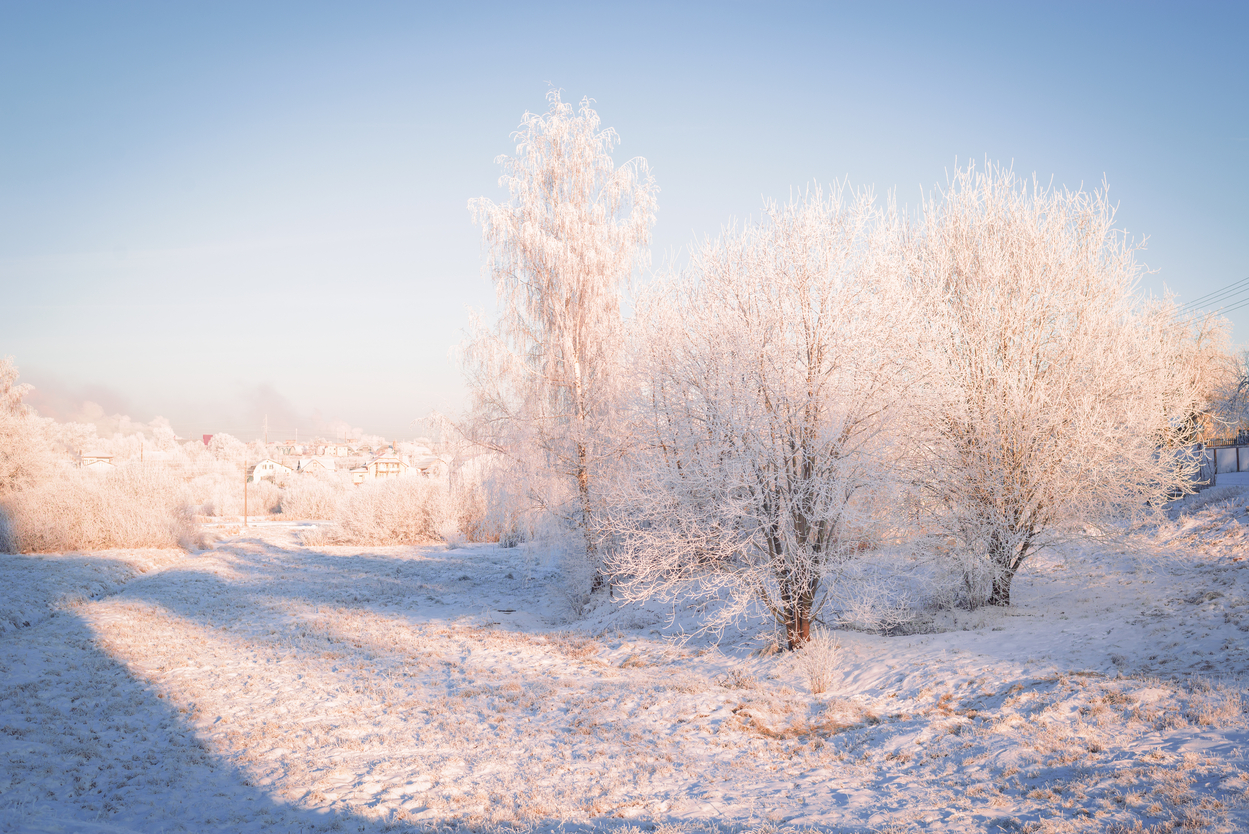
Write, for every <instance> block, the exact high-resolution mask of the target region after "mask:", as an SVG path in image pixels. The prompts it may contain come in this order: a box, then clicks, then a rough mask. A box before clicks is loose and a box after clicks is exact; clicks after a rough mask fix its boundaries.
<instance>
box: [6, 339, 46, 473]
mask: <svg viewBox="0 0 1249 834" xmlns="http://www.w3.org/2000/svg"><path fill="white" fill-rule="evenodd" d="M17 377H18V371H17V365H16V364H15V363H14V361H13V358H12V357H11V356H10V357H5V358H3V359H0V498H2V497H4V496H5V495H8V494H10V493H13V492H16V491H18V490H21V489H24V488H26V487H29V486H31V485H32V484H34V483H35V482H36V481H38V480H39V479H40V478H42V477H44V476H45V475H46V474H47V473H48V471H49V470H50V469H51V468H52V466H53V460H52V452H51V449H50V448H49V445H48V440H47V437H46V432H45V426H44V421H42V420H40V419H39V418H38V417H37V416H36V415H35V414H34V413H33V412H32V411H31V410H30V407H29V406H27V405H26V404H25V403H24V402H22V399H23V397H25V396H26V394H27V393H28V392H29V391H30V390H31V386H29V385H25V384H19V383H18V381H17Z"/></svg>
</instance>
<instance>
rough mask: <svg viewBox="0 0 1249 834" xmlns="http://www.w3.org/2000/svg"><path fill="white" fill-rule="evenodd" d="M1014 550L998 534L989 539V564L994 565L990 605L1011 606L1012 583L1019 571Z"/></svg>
mask: <svg viewBox="0 0 1249 834" xmlns="http://www.w3.org/2000/svg"><path fill="white" fill-rule="evenodd" d="M1020 561H1022V560H1018V559H1016V558H1015V553H1014V552H1013V548H1012V547H1011V546H1010V545H1009V544H1007V543H1006V542H1004V541H1003V540H1002V537H1001V536H1000V535H999V534H998V533H994V534H993V535H992V536H991V537H990V538H989V562H990V563H991V564H992V565H993V567H994V568H995V570H994V571H993V591H992V592H991V593H990V594H989V605H1010V583H1011V580H1013V579H1014V578H1015V571H1016V570H1018V569H1019V562H1020Z"/></svg>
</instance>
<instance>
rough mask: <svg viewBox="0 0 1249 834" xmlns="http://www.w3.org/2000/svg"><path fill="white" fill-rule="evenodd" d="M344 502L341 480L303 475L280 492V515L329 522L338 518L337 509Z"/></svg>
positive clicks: (344, 494)
mask: <svg viewBox="0 0 1249 834" xmlns="http://www.w3.org/2000/svg"><path fill="white" fill-rule="evenodd" d="M346 500H347V488H346V484H344V483H343V482H342V481H341V480H339V479H337V478H333V479H331V478H319V477H316V476H313V475H303V476H299V477H296V478H295V479H294V481H293V482H292V483H291V484H290V485H289V486H287V487H286V489H284V490H282V502H281V509H282V515H284V516H289V517H291V518H300V519H307V518H315V519H324V520H330V519H334V518H337V517H338V507H339V505H340V504H342V503H343V502H344V501H346Z"/></svg>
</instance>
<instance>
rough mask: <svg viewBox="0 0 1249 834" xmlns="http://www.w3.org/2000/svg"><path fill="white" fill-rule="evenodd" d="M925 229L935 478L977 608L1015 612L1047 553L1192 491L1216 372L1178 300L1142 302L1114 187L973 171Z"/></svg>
mask: <svg viewBox="0 0 1249 834" xmlns="http://www.w3.org/2000/svg"><path fill="white" fill-rule="evenodd" d="M923 237H924V239H923V245H922V250H921V251H922V256H921V260H920V266H919V269H920V272H921V274H922V278H923V280H924V281H925V282H926V283H928V284H929V285H930V286H931V287H932V288H933V290H934V291H936V292H937V293H938V294H939V295H940V297H941V298H942V302H941V304H940V305H938V306H937V307H935V308H934V313H933V319H932V323H933V326H934V328H935V329H936V337H935V338H934V339H933V340H932V341H933V344H934V345H936V346H937V347H938V354H937V361H938V362H939V363H940V365H941V373H942V375H943V378H944V384H943V385H942V386H939V389H940V390H942V391H943V392H944V393H945V397H944V399H943V401H942V402H940V404H939V406H938V407H937V408H936V409H934V410H932V411H931V412H930V418H929V420H928V421H927V423H926V426H925V428H926V429H927V431H928V432H929V437H930V438H931V442H930V443H929V444H928V445H927V446H926V449H927V460H926V463H925V465H924V466H923V467H922V470H921V471H922V472H924V473H927V474H926V477H925V478H923V479H922V482H923V483H924V485H925V487H926V489H927V491H928V494H929V496H930V497H931V498H933V499H935V500H934V506H935V507H936V508H937V521H938V523H939V524H940V525H941V526H943V527H944V529H945V530H946V531H947V532H948V533H949V534H950V535H951V537H952V538H953V540H954V541H955V542H957V545H956V549H957V551H958V553H959V554H961V556H962V558H963V559H964V560H965V565H964V567H965V571H966V577H967V583H968V593H969V601H970V602H971V604H973V605H974V604H978V603H980V602H984V601H987V602H989V603H992V604H996V605H1006V604H1009V602H1010V590H1011V582H1012V580H1013V578H1014V577H1015V575H1016V573H1017V572H1018V571H1019V569H1020V568H1021V567H1022V566H1023V565H1024V564H1025V563H1026V561H1027V560H1028V559H1029V557H1031V556H1032V554H1034V553H1036V552H1037V551H1038V550H1039V549H1041V548H1043V547H1045V546H1046V545H1048V544H1051V543H1052V542H1054V541H1056V540H1057V539H1060V538H1062V537H1064V536H1068V535H1071V534H1073V533H1078V532H1080V530H1081V529H1082V527H1083V526H1084V525H1086V524H1095V523H1100V522H1103V521H1105V520H1107V519H1108V518H1125V517H1133V516H1136V515H1139V514H1140V513H1142V512H1144V511H1146V510H1147V508H1148V507H1149V506H1150V505H1151V504H1154V503H1157V502H1161V501H1162V500H1164V499H1165V498H1166V497H1167V496H1168V495H1169V494H1175V493H1177V492H1184V491H1187V490H1188V489H1190V486H1189V484H1190V483H1191V478H1192V473H1191V472H1189V471H1188V470H1189V469H1190V466H1189V465H1188V464H1187V463H1186V459H1185V457H1184V455H1183V449H1182V445H1183V442H1184V440H1185V438H1184V436H1183V435H1184V426H1185V422H1186V420H1187V418H1188V415H1191V414H1193V413H1196V412H1197V411H1199V410H1200V407H1201V390H1200V389H1201V382H1202V379H1201V378H1202V376H1203V374H1204V371H1203V370H1202V369H1201V367H1199V362H1198V354H1199V352H1197V351H1194V350H1192V349H1191V335H1192V334H1191V332H1190V329H1189V327H1188V326H1187V323H1186V322H1184V321H1182V320H1178V319H1177V317H1176V316H1175V313H1174V308H1173V305H1171V304H1169V303H1165V302H1164V303H1160V302H1149V301H1147V300H1146V299H1144V298H1143V297H1142V296H1141V295H1140V294H1139V293H1138V292H1137V283H1138V279H1139V277H1140V275H1141V273H1142V268H1141V266H1140V265H1139V263H1138V262H1137V260H1136V253H1137V251H1138V249H1139V246H1138V245H1136V244H1134V243H1133V242H1132V241H1130V240H1129V239H1128V238H1127V237H1126V235H1124V234H1123V233H1122V232H1120V231H1118V230H1116V229H1115V228H1114V209H1113V207H1112V206H1111V204H1110V203H1109V201H1108V199H1107V196H1106V193H1105V191H1100V192H1097V193H1094V194H1089V193H1086V192H1083V191H1078V192H1072V191H1066V190H1061V189H1054V188H1045V187H1041V186H1040V185H1038V184H1037V183H1036V181H1035V180H1034V181H1033V182H1031V183H1028V182H1024V181H1020V180H1018V179H1016V177H1015V176H1014V174H1013V173H1012V172H1010V171H1009V170H1004V169H1002V168H997V167H989V168H988V169H987V170H985V171H983V172H978V171H975V170H974V169H973V168H970V167H969V168H967V169H965V170H960V171H958V172H957V173H956V174H955V176H954V178H953V180H952V181H951V182H950V184H949V186H948V188H946V190H945V192H944V193H943V194H941V195H940V199H937V198H934V199H933V200H931V201H929V202H928V204H927V205H926V206H925V220H924V225H923ZM1195 363H1196V364H1195Z"/></svg>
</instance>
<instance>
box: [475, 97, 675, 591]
mask: <svg viewBox="0 0 1249 834" xmlns="http://www.w3.org/2000/svg"><path fill="white" fill-rule="evenodd" d="M547 99H548V103H549V105H550V107H549V109H548V110H547V112H546V113H544V114H542V115H535V114H531V113H530V114H526V115H525V117H524V120H523V122H522V124H521V127H520V130H519V131H518V132H517V133H516V134H515V135H514V138H515V139H516V140H517V143H518V144H517V147H516V155H515V156H514V157H500V158H499V160H498V161H499V162H500V163H501V164H502V166H503V170H504V174H503V176H502V178H501V180H500V184H501V185H504V186H506V188H507V189H508V192H509V195H510V199H509V200H508V201H507V202H506V203H502V204H496V203H494V202H492V201H490V200H488V199H485V198H482V199H478V200H473V201H472V202H471V203H470V204H469V207H470V209H471V210H472V213H473V217H474V220H475V221H476V222H478V223H480V224H481V227H482V235H483V238H484V240H485V242H486V244H487V245H488V246H489V252H490V254H489V259H488V261H487V263H486V270H487V271H488V273H489V274H490V277H491V279H492V280H493V281H494V284H495V287H496V289H497V292H498V301H499V305H500V308H501V309H500V314H499V318H498V321H497V323H496V324H495V325H494V326H493V327H491V328H486V327H481V326H478V327H477V328H476V332H475V333H474V335H473V337H472V338H471V340H470V342H469V344H468V347H467V351H466V360H467V361H466V365H467V369H468V375H469V384H470V388H471V391H472V396H473V411H472V415H471V417H470V419H469V421H468V422H467V423H466V425H465V426H464V432H465V434H466V435H467V436H468V437H470V438H471V439H473V440H474V441H476V442H477V443H478V444H479V445H481V446H483V447H485V448H488V449H490V450H493V451H495V452H498V453H501V454H503V455H505V456H506V457H507V458H508V459H509V460H510V461H511V465H512V471H513V472H514V473H515V476H516V477H515V480H516V483H517V487H518V488H517V490H516V493H517V498H518V499H519V500H521V501H522V502H523V503H524V504H525V505H526V508H527V509H529V510H532V511H533V513H535V514H537V515H539V516H542V517H545V518H548V519H555V520H556V521H557V522H558V523H559V524H560V525H562V526H563V527H564V528H565V529H567V528H571V529H572V530H573V531H575V535H576V538H577V541H578V545H577V547H576V549H577V550H578V551H579V552H580V556H581V557H583V559H582V562H583V564H585V565H589V566H590V568H591V570H592V571H597V565H598V559H599V556H598V552H597V546H596V542H595V538H594V529H593V528H594V524H593V517H594V514H595V507H596V503H597V500H598V498H597V492H598V489H599V481H600V480H601V478H602V472H603V470H604V467H606V466H609V465H610V462H611V461H612V460H614V459H615V458H617V457H618V456H619V454H620V450H621V447H622V442H623V441H622V440H621V438H619V437H618V434H617V429H616V422H617V421H616V419H615V416H616V413H617V410H618V400H619V394H620V389H621V381H620V377H621V363H622V361H623V356H622V352H621V351H622V346H623V333H622V323H621V311H620V305H621V291H622V289H623V288H624V287H626V286H627V285H628V284H629V282H630V279H631V275H632V273H633V271H634V269H635V268H638V267H639V266H641V265H643V264H645V263H646V260H647V257H648V250H647V246H648V244H649V242H650V228H651V225H652V224H653V223H654V214H655V192H656V188H655V184H654V180H653V179H652V178H651V176H650V173H649V171H648V169H647V166H646V162H645V160H642V159H634V160H631V161H630V162H628V163H626V164H624V165H621V166H620V167H616V166H615V164H614V163H613V161H612V156H611V152H612V149H613V148H614V147H615V145H616V144H617V142H618V138H617V136H616V134H615V132H614V131H613V130H611V129H606V130H602V129H600V127H599V117H598V114H597V113H595V111H594V110H593V109H592V108H591V107H590V101H589V99H585V100H583V101H582V102H581V106H580V108H579V109H578V110H576V111H574V110H573V107H572V106H571V105H569V104H566V103H564V102H563V101H561V100H560V96H559V92H558V91H552V92H551V93H549V94H548V96H547Z"/></svg>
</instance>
